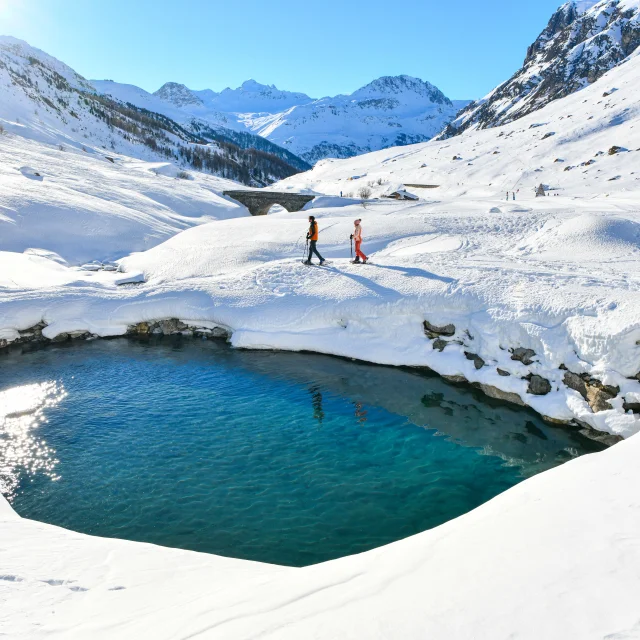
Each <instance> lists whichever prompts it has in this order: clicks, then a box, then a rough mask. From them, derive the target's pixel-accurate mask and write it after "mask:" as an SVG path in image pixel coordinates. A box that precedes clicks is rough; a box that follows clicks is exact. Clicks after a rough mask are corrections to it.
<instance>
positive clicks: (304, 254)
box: [302, 238, 309, 262]
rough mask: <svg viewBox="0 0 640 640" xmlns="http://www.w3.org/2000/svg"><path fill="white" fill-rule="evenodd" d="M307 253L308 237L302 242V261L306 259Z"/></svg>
mask: <svg viewBox="0 0 640 640" xmlns="http://www.w3.org/2000/svg"><path fill="white" fill-rule="evenodd" d="M308 255H309V238H307V241H306V242H305V243H304V253H303V254H302V261H303V262H304V261H305V260H306V259H307V256H308Z"/></svg>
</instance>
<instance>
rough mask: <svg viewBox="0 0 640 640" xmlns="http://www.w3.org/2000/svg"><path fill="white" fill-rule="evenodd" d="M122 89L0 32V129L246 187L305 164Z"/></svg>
mask: <svg viewBox="0 0 640 640" xmlns="http://www.w3.org/2000/svg"><path fill="white" fill-rule="evenodd" d="M129 93H130V96H129V98H128V99H127V100H125V101H119V100H115V99H113V98H111V97H107V96H105V95H103V94H98V93H96V91H95V89H94V87H93V85H92V84H91V83H89V82H88V81H87V80H86V79H85V78H83V77H82V76H81V75H79V74H78V73H76V72H75V71H74V70H73V69H71V68H70V67H68V66H67V65H65V64H64V63H62V62H60V61H59V60H56V59H55V58H53V57H52V56H50V55H48V54H46V53H45V52H43V51H40V50H39V49H36V48H35V47H32V46H30V45H29V44H27V43H26V42H23V41H21V40H18V39H16V38H12V37H8V36H3V37H0V124H2V127H3V130H6V131H8V132H11V133H15V134H18V135H20V136H23V137H25V138H31V139H35V140H37V141H40V142H45V143H48V144H56V145H62V146H69V147H73V148H76V149H82V150H83V151H86V152H87V153H89V152H95V151H100V150H107V153H108V154H111V153H116V154H117V153H122V154H125V155H127V156H130V157H134V158H139V159H144V160H165V161H166V160H169V161H171V162H174V163H175V164H176V165H177V166H179V167H184V168H194V169H201V170H204V171H207V172H210V173H213V174H215V175H219V176H222V177H226V178H231V179H234V180H237V181H239V182H243V183H245V184H248V185H252V186H265V185H267V184H270V183H271V182H273V181H274V180H277V179H281V178H283V177H286V176H289V175H292V174H293V173H295V172H296V171H298V170H300V169H304V168H306V164H305V163H304V162H303V161H302V160H300V159H299V158H295V156H293V155H292V154H291V153H290V152H288V151H286V150H284V149H280V148H279V147H277V146H276V145H274V144H273V143H270V142H269V141H266V140H264V139H262V138H260V137H259V136H255V135H254V136H251V135H249V134H244V135H243V136H238V135H237V134H235V133H234V132H232V131H229V130H227V129H225V128H223V127H220V126H219V127H213V126H212V125H211V124H208V123H205V122H189V123H181V122H176V121H175V120H173V119H172V118H171V115H172V114H166V113H164V114H160V113H158V112H157V110H156V108H155V107H156V106H157V105H163V104H164V103H163V102H162V101H161V100H158V99H155V100H156V103H154V102H153V101H150V100H147V99H146V96H144V95H143V92H142V90H141V89H137V88H135V87H129ZM152 98H153V97H152ZM136 103H137V104H136ZM175 111H176V113H180V112H179V111H178V110H175ZM187 124H188V126H187ZM235 138H238V139H237V140H236V139H235ZM252 143H253V144H252Z"/></svg>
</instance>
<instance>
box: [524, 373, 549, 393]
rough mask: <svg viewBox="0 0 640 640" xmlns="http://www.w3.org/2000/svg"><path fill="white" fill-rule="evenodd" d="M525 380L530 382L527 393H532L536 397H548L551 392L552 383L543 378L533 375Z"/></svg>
mask: <svg viewBox="0 0 640 640" xmlns="http://www.w3.org/2000/svg"><path fill="white" fill-rule="evenodd" d="M525 380H528V381H529V386H528V387H527V393H531V394H532V395H534V396H546V395H547V394H548V393H550V392H551V383H550V382H549V381H548V380H547V379H546V378H543V377H542V376H538V375H535V374H531V375H528V376H527V377H526V378H525Z"/></svg>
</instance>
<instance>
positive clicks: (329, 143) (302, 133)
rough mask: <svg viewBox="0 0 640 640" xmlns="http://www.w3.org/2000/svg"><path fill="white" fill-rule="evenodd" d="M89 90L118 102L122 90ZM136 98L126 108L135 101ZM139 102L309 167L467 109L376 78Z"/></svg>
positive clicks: (173, 85)
mask: <svg viewBox="0 0 640 640" xmlns="http://www.w3.org/2000/svg"><path fill="white" fill-rule="evenodd" d="M93 83H94V86H95V87H96V89H97V90H98V91H102V92H107V93H110V94H111V95H115V96H116V97H120V99H122V93H123V90H122V89H121V88H120V87H124V86H126V85H118V83H113V84H107V81H97V80H96V81H93ZM141 91H142V90H141V89H140V90H138V95H137V96H136V95H133V96H132V100H133V101H135V100H141V97H140V92H141ZM145 93H146V92H145ZM147 95H152V96H154V97H155V98H156V99H157V100H159V101H161V102H162V103H163V104H164V105H166V106H165V107H157V108H158V109H159V110H163V109H164V112H165V113H167V110H178V111H179V112H181V113H182V114H184V116H183V117H187V116H189V117H197V118H200V119H202V120H204V121H206V122H208V123H210V124H212V125H215V126H225V127H227V128H228V129H232V130H234V131H245V132H250V133H253V134H257V135H259V136H261V137H263V138H266V139H267V140H270V141H272V142H274V143H276V144H277V145H278V146H280V147H283V148H285V149H288V150H289V151H291V152H292V153H293V154H294V155H296V156H299V157H302V158H303V159H304V160H305V161H307V162H308V163H311V164H313V163H314V162H316V161H317V160H320V159H323V158H325V157H351V156H353V155H358V154H360V153H365V152H368V151H373V150H376V149H382V148H386V147H390V146H395V145H405V144H411V143H415V142H423V141H426V140H429V139H431V138H432V137H433V136H435V135H436V134H437V133H439V131H440V130H441V129H442V127H443V126H444V125H445V124H447V123H448V122H449V121H450V120H452V119H453V118H454V116H455V115H456V114H457V112H458V111H459V109H460V108H461V107H462V106H465V105H466V104H468V102H469V101H453V102H452V101H451V100H450V99H449V98H448V97H446V96H445V95H444V94H443V93H442V91H440V90H439V89H438V88H437V87H435V86H434V85H433V84H431V83H429V82H426V81H423V80H421V79H419V78H415V77H412V76H408V75H398V76H382V77H380V78H376V79H374V80H372V81H371V82H369V83H367V84H366V85H364V86H362V87H360V88H358V89H356V90H355V91H354V92H353V93H350V94H340V95H337V96H326V97H323V98H318V99H314V98H311V97H309V96H308V95H306V94H304V93H298V92H291V91H285V90H280V89H278V88H277V87H276V86H275V85H265V84H261V83H259V82H256V81H255V80H247V81H245V82H243V83H242V85H241V86H240V87H238V88H237V89H230V88H226V89H223V90H222V91H220V92H215V91H212V90H211V89H202V90H192V89H189V88H188V87H186V86H185V85H184V84H180V83H177V82H168V83H165V84H164V85H163V86H162V87H160V88H159V89H158V90H157V91H155V92H154V93H153V94H147ZM134 103H135V102H134ZM171 113H173V114H174V115H173V117H176V115H175V113H174V112H173V111H171Z"/></svg>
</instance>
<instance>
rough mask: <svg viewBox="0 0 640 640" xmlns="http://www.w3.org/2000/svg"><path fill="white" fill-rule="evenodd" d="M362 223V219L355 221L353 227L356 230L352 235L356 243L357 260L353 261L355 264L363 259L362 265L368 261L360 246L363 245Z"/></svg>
mask: <svg viewBox="0 0 640 640" xmlns="http://www.w3.org/2000/svg"><path fill="white" fill-rule="evenodd" d="M361 222H362V220H361V219H360V218H358V219H357V220H354V221H353V225H354V227H355V228H354V230H353V233H352V234H351V238H352V239H353V240H354V241H355V243H356V259H355V260H354V261H353V262H354V264H357V263H359V262H360V258H362V264H366V263H367V260H368V258H367V256H365V255H364V253H362V251H361V250H360V245H362V226H361V225H360V223H361Z"/></svg>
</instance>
